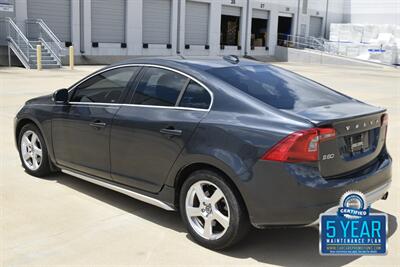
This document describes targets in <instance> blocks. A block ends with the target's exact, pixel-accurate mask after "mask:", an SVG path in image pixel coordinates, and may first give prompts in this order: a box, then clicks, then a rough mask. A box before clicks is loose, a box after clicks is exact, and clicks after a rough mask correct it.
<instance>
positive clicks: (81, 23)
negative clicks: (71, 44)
mask: <svg viewBox="0 0 400 267" xmlns="http://www.w3.org/2000/svg"><path fill="white" fill-rule="evenodd" d="M84 11H85V10H84V0H79V39H80V43H79V50H80V52H81V54H85V22H84V13H85V12H84Z"/></svg>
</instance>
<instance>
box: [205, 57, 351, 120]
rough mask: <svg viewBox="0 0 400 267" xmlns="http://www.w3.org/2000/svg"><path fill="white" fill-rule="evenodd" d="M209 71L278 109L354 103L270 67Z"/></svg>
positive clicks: (324, 88)
mask: <svg viewBox="0 0 400 267" xmlns="http://www.w3.org/2000/svg"><path fill="white" fill-rule="evenodd" d="M208 72H209V73H210V74H212V75H214V76H216V77H218V78H220V79H221V80H223V81H225V82H227V83H229V84H230V85H232V86H234V87H236V88H238V89H239V90H241V91H243V92H245V93H247V94H249V95H251V96H252V97H255V98H257V99H258V100H260V101H262V102H264V103H265V104H268V105H270V106H273V107H275V108H278V109H283V110H290V111H294V112H300V111H301V110H304V109H307V108H311V107H318V106H324V105H330V104H335V103H343V102H349V101H351V99H350V98H348V97H345V96H343V95H341V94H339V93H337V92H335V91H333V90H330V89H329V88H327V87H324V86H322V85H320V84H318V83H315V82H313V81H310V80H308V79H306V78H303V77H301V76H300V75H297V74H294V73H291V72H289V71H286V70H282V69H280V68H277V67H273V66H267V65H253V66H240V67H239V66H236V67H227V68H214V69H210V70H208Z"/></svg>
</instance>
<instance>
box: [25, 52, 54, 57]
mask: <svg viewBox="0 0 400 267" xmlns="http://www.w3.org/2000/svg"><path fill="white" fill-rule="evenodd" d="M51 56H52V55H51V54H50V52H42V57H51ZM29 57H34V58H36V51H33V52H29Z"/></svg>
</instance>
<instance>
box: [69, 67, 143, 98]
mask: <svg viewBox="0 0 400 267" xmlns="http://www.w3.org/2000/svg"><path fill="white" fill-rule="evenodd" d="M138 71H139V67H124V68H118V69H113V70H109V71H105V72H102V73H100V74H98V75H96V76H94V77H92V78H90V79H88V80H86V81H84V82H83V83H81V84H79V85H78V86H77V87H76V88H75V90H74V94H73V96H72V98H71V100H70V101H71V102H91V103H120V101H121V97H122V93H123V92H124V90H125V88H126V86H127V85H128V83H129V81H130V80H131V78H132V76H133V75H136V74H137V72H138Z"/></svg>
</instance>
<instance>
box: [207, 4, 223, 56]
mask: <svg viewBox="0 0 400 267" xmlns="http://www.w3.org/2000/svg"><path fill="white" fill-rule="evenodd" d="M210 9H211V10H210V30H209V40H210V55H211V56H216V55H218V53H219V50H220V31H221V11H222V2H221V0H215V1H212V2H211V6H210Z"/></svg>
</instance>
